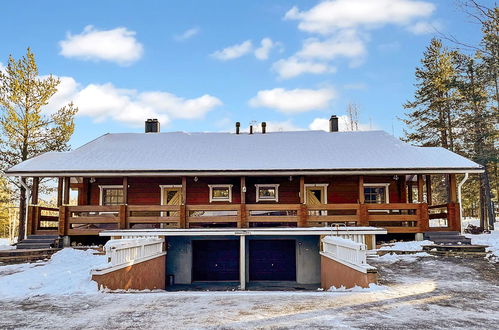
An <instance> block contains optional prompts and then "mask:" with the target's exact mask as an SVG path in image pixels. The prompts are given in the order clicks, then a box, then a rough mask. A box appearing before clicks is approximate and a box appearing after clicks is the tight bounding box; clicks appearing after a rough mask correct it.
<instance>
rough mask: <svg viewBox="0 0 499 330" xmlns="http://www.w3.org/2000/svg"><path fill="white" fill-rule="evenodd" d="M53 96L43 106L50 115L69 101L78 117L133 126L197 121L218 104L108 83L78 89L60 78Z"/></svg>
mask: <svg viewBox="0 0 499 330" xmlns="http://www.w3.org/2000/svg"><path fill="white" fill-rule="evenodd" d="M60 79H61V84H60V85H59V87H58V91H57V93H56V94H55V95H54V96H53V97H52V98H51V100H50V103H49V104H48V105H47V106H46V109H47V110H46V111H48V112H53V111H56V110H57V109H59V108H60V107H62V106H64V105H66V104H67V103H69V102H70V101H73V102H74V104H75V105H76V106H77V107H78V108H79V112H78V116H88V117H91V118H94V119H95V120H96V121H104V120H107V119H111V120H116V121H120V122H123V123H127V124H130V125H133V126H136V125H142V122H143V121H144V120H145V119H147V118H158V119H159V120H160V121H161V123H162V124H167V123H168V122H169V121H170V120H171V119H175V118H179V119H200V118H203V117H204V116H205V115H206V113H208V112H209V111H211V110H213V109H214V108H215V107H217V106H220V105H222V102H221V101H220V100H219V99H218V98H216V97H214V96H211V95H208V94H205V95H202V96H200V97H197V98H192V99H185V98H181V97H178V96H176V95H174V94H171V93H168V92H163V91H146V92H138V91H137V90H135V89H122V88H117V87H115V86H114V85H113V84H111V83H106V84H89V85H87V86H81V84H79V83H77V82H76V81H75V80H74V79H73V78H71V77H60Z"/></svg>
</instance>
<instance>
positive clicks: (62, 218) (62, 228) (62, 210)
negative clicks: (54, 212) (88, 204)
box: [59, 206, 69, 236]
mask: <svg viewBox="0 0 499 330" xmlns="http://www.w3.org/2000/svg"><path fill="white" fill-rule="evenodd" d="M68 228H69V224H68V207H67V206H61V207H59V236H67V235H68Z"/></svg>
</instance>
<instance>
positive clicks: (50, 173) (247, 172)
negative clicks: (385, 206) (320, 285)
mask: <svg viewBox="0 0 499 330" xmlns="http://www.w3.org/2000/svg"><path fill="white" fill-rule="evenodd" d="M483 172H484V169H483V168H476V167H472V168H387V169H338V170H333V169H330V170H321V169H317V170H299V169H296V170H238V171H224V170H220V171H154V170H150V171H119V170H117V171H91V170H89V171H86V170H85V171H83V170H78V171H30V172H24V171H6V172H5V174H6V175H7V176H21V177H31V176H38V177H63V176H72V177H75V176H82V177H88V176H96V177H122V176H149V177H151V176H230V175H233V176H270V175H285V176H288V175H364V174H368V175H394V174H401V175H402V174H463V173H470V174H474V173H483Z"/></svg>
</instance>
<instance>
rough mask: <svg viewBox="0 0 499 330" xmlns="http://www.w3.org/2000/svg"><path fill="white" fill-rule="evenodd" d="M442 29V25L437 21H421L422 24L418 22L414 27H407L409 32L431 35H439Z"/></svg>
mask: <svg viewBox="0 0 499 330" xmlns="http://www.w3.org/2000/svg"><path fill="white" fill-rule="evenodd" d="M441 28H442V24H441V23H440V22H437V21H433V22H427V21H421V22H416V23H415V24H413V25H409V26H407V30H409V31H410V32H412V33H414V34H430V33H437V32H438V30H440V29H441Z"/></svg>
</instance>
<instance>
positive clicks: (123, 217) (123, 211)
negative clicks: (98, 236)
mask: <svg viewBox="0 0 499 330" xmlns="http://www.w3.org/2000/svg"><path fill="white" fill-rule="evenodd" d="M127 213H128V210H127V206H126V204H125V205H120V213H119V218H120V224H119V226H120V229H128V214H127Z"/></svg>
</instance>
